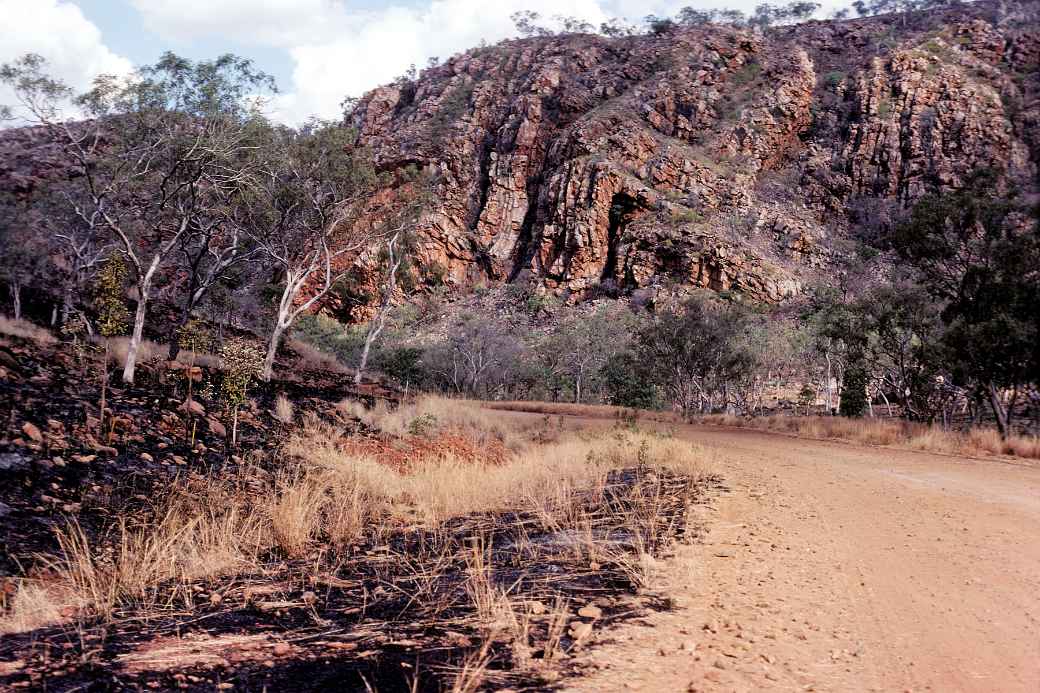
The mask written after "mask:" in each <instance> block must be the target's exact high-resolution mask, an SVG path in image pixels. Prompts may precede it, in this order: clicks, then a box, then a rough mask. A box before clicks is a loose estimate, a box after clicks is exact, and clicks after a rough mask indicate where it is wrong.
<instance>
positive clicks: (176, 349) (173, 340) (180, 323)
mask: <svg viewBox="0 0 1040 693" xmlns="http://www.w3.org/2000/svg"><path fill="white" fill-rule="evenodd" d="M190 318H191V308H190V307H189V306H188V305H187V304H185V306H184V307H183V308H181V317H180V319H179V320H177V324H176V325H175V326H174V328H173V331H172V332H171V333H170V351H169V354H168V355H167V358H168V360H170V361H175V360H177V354H179V353H181V329H182V328H183V327H184V326H185V325H187V324H188V320H189V319H190Z"/></svg>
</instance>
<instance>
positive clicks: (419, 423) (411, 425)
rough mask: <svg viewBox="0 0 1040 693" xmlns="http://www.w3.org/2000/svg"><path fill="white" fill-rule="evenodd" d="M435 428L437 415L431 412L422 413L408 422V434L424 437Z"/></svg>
mask: <svg viewBox="0 0 1040 693" xmlns="http://www.w3.org/2000/svg"><path fill="white" fill-rule="evenodd" d="M436 430H437V417H436V416H434V415H433V414H429V413H426V414H422V415H421V416H417V417H415V418H414V419H412V420H411V421H409V422H408V435H413V436H421V437H423V438H426V437H428V436H430V435H431V434H432V433H434V432H435V431H436Z"/></svg>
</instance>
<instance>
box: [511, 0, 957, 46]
mask: <svg viewBox="0 0 1040 693" xmlns="http://www.w3.org/2000/svg"><path fill="white" fill-rule="evenodd" d="M962 4H964V2H963V0H855V2H853V3H852V9H853V10H855V12H856V15H857V16H859V17H870V16H875V15H880V14H903V15H904V16H905V15H907V14H909V13H913V12H919V11H923V10H931V9H937V8H941V7H955V6H958V5H962ZM819 9H820V3H818V2H809V1H808V0H795V1H794V2H789V3H787V4H783V5H774V4H770V3H760V4H758V5H756V6H755V8H754V10H753V11H752V12H751V13H750V14H748V13H746V12H744V11H742V10H738V9H732V8H727V9H718V8H703V9H702V8H697V7H693V6H686V7H683V8H681V9H680V10H679V11H678V12H677V13H676V14H675V15H673V16H671V17H659V16H657V15H652V14H651V15H647V16H646V17H644V18H643V20H642V22H641V23H640V24H639V25H636V24H632V23H630V22H627V21H625V20H624V19H619V18H614V19H610V20H608V21H605V22H601V23H600V25H599V26H598V27H597V26H594V25H593V24H592V23H591V22H588V21H585V20H582V19H579V18H576V17H569V16H564V15H553V16H551V17H543V16H542V15H541V14H540V13H539V12H535V11H533V10H522V11H519V12H514V13H513V14H512V15H511V17H512V20H513V24H514V26H515V27H516V31H517V33H518V34H519V35H520V36H523V37H532V36H561V35H567V34H596V33H598V34H602V35H603V36H610V37H614V38H616V37H622V36H635V35H639V34H665V33H668V32H669V31H672V30H674V29H679V28H687V27H693V26H701V25H706V24H722V25H728V26H734V27H740V28H749V29H758V30H764V29H768V28H769V27H773V26H782V25H789V24H801V23H804V22H807V21H809V20H811V19H812V18H813V16H814V15H816V13H817V12H818V11H819ZM849 14H850V10H849V9H848V8H842V9H840V10H837V11H835V12H833V13H832V15H831V17H832V18H834V19H847V18H848V16H849ZM904 21H905V19H904Z"/></svg>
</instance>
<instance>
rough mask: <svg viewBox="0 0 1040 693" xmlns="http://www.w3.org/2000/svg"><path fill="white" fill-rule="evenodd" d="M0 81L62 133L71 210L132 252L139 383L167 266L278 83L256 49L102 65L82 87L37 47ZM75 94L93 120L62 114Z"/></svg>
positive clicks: (130, 373)
mask: <svg viewBox="0 0 1040 693" xmlns="http://www.w3.org/2000/svg"><path fill="white" fill-rule="evenodd" d="M0 80H2V81H3V82H4V83H6V84H8V85H9V86H11V87H13V89H14V91H15V93H16V95H17V97H18V98H19V100H20V101H21V102H22V105H23V106H24V107H25V109H26V110H27V112H28V113H30V114H31V118H32V119H33V120H34V121H35V122H36V123H38V124H40V125H42V126H44V127H46V128H47V129H48V131H49V133H50V135H51V137H52V138H53V139H54V140H56V141H59V142H60V143H61V145H62V148H63V152H64V155H65V159H66V162H67V164H68V166H69V168H70V172H69V175H70V177H71V178H74V179H75V180H77V181H78V183H79V185H80V186H81V194H78V195H71V194H70V195H68V196H67V201H68V203H69V204H70V205H71V206H72V208H73V209H74V211H75V214H76V215H77V216H78V217H79V218H80V220H81V221H82V222H83V223H84V224H86V225H87V226H88V227H89V228H92V229H93V228H99V229H101V230H103V231H104V233H106V234H107V235H108V236H110V237H111V238H112V239H113V240H114V241H115V243H116V244H117V245H118V247H119V248H120V251H121V252H122V253H123V254H124V255H125V256H126V259H127V260H128V263H129V266H130V276H131V280H132V285H133V287H134V290H135V292H136V299H137V307H136V312H135V315H134V320H133V330H132V333H131V338H130V343H129V346H128V349H127V356H126V363H125V364H124V367H123V381H124V382H128V383H129V382H133V380H134V372H135V368H136V364H137V355H138V351H139V348H140V344H141V340H142V337H143V333H144V324H145V318H146V315H147V310H148V303H149V300H150V299H151V298H152V294H153V290H154V289H155V286H156V282H157V280H158V279H159V277H160V276H161V274H162V272H161V271H160V270H161V269H162V268H164V267H165V266H168V265H170V264H173V263H174V262H175V254H176V253H177V251H178V249H180V248H182V247H183V246H184V243H185V240H186V238H188V237H190V236H192V235H193V234H196V233H199V231H200V229H204V228H205V227H206V224H207V221H206V220H207V218H208V217H209V215H211V214H212V213H213V210H214V208H215V207H219V206H220V205H221V204H223V203H224V201H225V200H226V199H228V197H229V195H231V194H232V191H233V190H235V189H237V188H238V187H240V186H241V185H242V184H243V182H244V180H245V178H246V176H247V171H246V170H245V168H244V165H245V164H244V163H243V162H245V161H248V159H245V158H243V157H241V156H239V155H240V153H241V150H242V148H243V147H245V146H246V142H247V141H248V138H247V136H246V134H245V133H246V131H247V130H248V127H247V126H248V124H249V122H250V121H251V120H252V118H253V117H254V114H255V111H256V109H257V107H258V105H259V100H260V99H261V96H257V95H258V94H260V95H262V94H263V93H265V92H267V91H273V90H274V83H273V81H272V80H271V78H270V77H269V76H267V75H265V74H264V73H262V72H259V71H257V70H255V69H254V68H253V66H252V63H251V62H250V61H249V60H245V59H242V58H237V57H235V56H232V55H224V56H221V57H219V58H217V59H215V60H212V61H199V62H192V61H190V60H186V59H184V58H180V57H178V56H176V55H174V54H172V53H166V54H164V55H163V56H162V58H161V59H160V60H159V62H157V63H156V64H155V65H153V66H146V67H141V68H138V69H137V70H136V71H135V72H134V73H133V74H132V75H130V76H129V77H116V76H113V75H101V76H99V77H97V78H96V79H95V80H94V83H93V86H92V88H91V89H90V90H89V91H87V92H86V93H84V94H80V95H78V96H74V95H73V93H72V90H71V89H70V88H69V87H68V86H67V85H65V84H64V83H62V82H61V81H59V80H56V79H54V78H52V77H50V76H49V75H48V74H47V73H46V62H45V61H44V59H43V58H41V57H40V56H38V55H31V54H30V55H26V56H24V57H22V58H20V59H19V60H17V61H15V62H14V63H11V64H8V65H5V66H4V67H3V68H2V69H0ZM70 101H71V102H72V103H74V104H75V106H76V107H77V108H78V109H79V111H80V113H82V115H83V116H85V119H82V120H78V121H71V120H68V119H67V118H65V117H63V115H62V110H61V109H62V104H64V103H67V102H70ZM232 238H233V237H232ZM175 278H176V277H175Z"/></svg>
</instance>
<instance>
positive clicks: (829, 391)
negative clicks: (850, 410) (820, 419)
mask: <svg viewBox="0 0 1040 693" xmlns="http://www.w3.org/2000/svg"><path fill="white" fill-rule="evenodd" d="M824 358H826V359H827V416H830V415H831V410H832V409H833V407H834V398H833V396H832V392H833V390H832V385H831V355H830V352H828V353H826V354H824Z"/></svg>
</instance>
